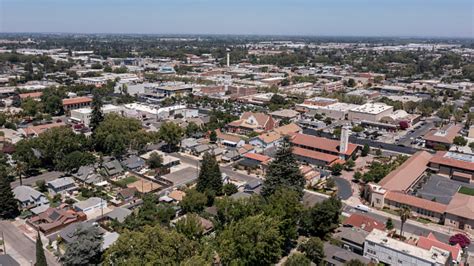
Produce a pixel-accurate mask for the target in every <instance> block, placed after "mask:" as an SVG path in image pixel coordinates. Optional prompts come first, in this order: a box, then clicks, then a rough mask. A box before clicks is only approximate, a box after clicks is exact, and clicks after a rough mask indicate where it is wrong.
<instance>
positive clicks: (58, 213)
mask: <svg viewBox="0 0 474 266" xmlns="http://www.w3.org/2000/svg"><path fill="white" fill-rule="evenodd" d="M85 220H87V216H86V215H85V214H84V213H83V212H77V211H74V210H72V209H70V208H69V207H68V206H67V205H66V204H63V205H61V206H59V207H57V208H48V209H47V210H46V211H45V212H43V213H40V214H39V215H36V216H33V217H31V218H30V219H28V220H27V221H26V222H27V223H28V224H29V225H31V226H32V227H34V228H35V229H37V230H40V231H41V232H43V233H44V234H51V233H53V232H56V231H59V230H61V229H62V228H64V227H66V226H68V225H70V224H72V223H76V222H80V221H85Z"/></svg>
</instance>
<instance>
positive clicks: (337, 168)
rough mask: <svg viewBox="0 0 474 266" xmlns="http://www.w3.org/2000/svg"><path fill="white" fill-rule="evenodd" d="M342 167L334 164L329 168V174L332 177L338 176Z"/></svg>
mask: <svg viewBox="0 0 474 266" xmlns="http://www.w3.org/2000/svg"><path fill="white" fill-rule="evenodd" d="M343 169H344V166H343V165H342V164H340V163H335V164H333V165H332V166H331V172H332V174H333V175H340V174H341V172H342V170H343Z"/></svg>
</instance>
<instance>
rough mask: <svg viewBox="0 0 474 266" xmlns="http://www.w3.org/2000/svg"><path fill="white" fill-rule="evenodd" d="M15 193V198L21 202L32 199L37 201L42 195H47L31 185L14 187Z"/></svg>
mask: <svg viewBox="0 0 474 266" xmlns="http://www.w3.org/2000/svg"><path fill="white" fill-rule="evenodd" d="M13 193H14V194H15V198H16V199H17V200H19V201H21V202H25V201H30V200H31V201H36V200H38V199H39V198H40V197H46V196H45V195H44V194H43V193H41V192H39V191H37V190H35V189H34V188H32V187H29V186H18V187H16V188H14V189H13Z"/></svg>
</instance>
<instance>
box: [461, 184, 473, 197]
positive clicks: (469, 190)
mask: <svg viewBox="0 0 474 266" xmlns="http://www.w3.org/2000/svg"><path fill="white" fill-rule="evenodd" d="M458 192H459V193H462V194H466V195H469V196H474V188H470V187H464V186H462V187H461V188H460V189H459V191H458Z"/></svg>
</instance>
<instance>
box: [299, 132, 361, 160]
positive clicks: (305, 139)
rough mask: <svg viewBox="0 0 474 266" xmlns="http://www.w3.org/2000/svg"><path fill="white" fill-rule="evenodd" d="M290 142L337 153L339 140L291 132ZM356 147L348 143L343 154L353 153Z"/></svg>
mask: <svg viewBox="0 0 474 266" xmlns="http://www.w3.org/2000/svg"><path fill="white" fill-rule="evenodd" d="M291 143H293V144H296V145H301V146H306V147H311V148H315V149H319V150H325V151H329V152H334V153H339V144H340V142H339V141H338V140H333V139H327V138H321V137H316V136H311V135H306V134H293V137H292V140H291ZM356 149H357V145H355V144H352V143H349V145H348V147H347V151H346V153H345V155H352V153H354V151H355V150H356Z"/></svg>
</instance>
